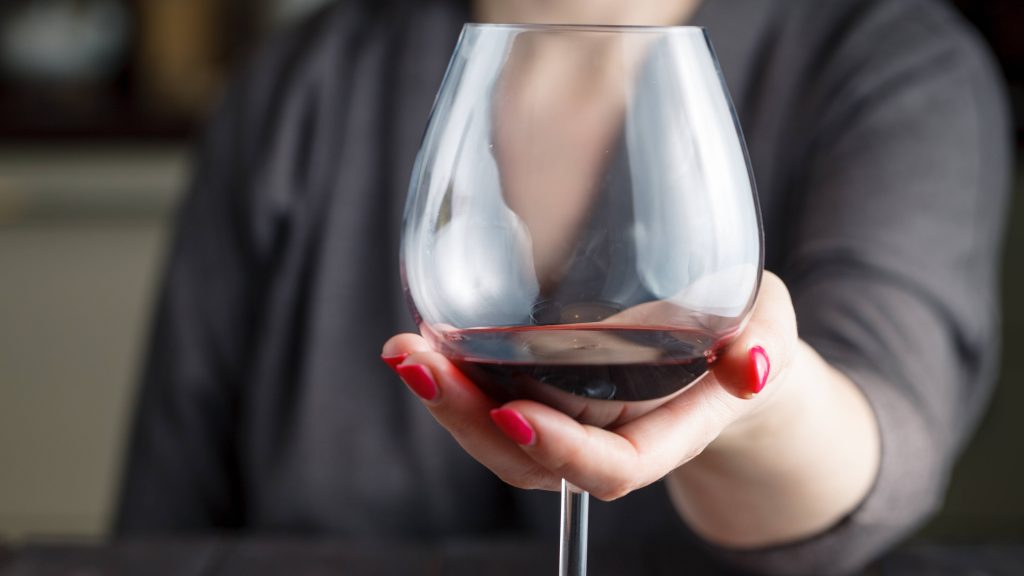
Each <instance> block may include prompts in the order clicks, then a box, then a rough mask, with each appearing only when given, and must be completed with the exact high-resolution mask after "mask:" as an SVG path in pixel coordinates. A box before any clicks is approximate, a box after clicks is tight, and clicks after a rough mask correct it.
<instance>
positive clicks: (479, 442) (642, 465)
mask: <svg viewBox="0 0 1024 576" xmlns="http://www.w3.org/2000/svg"><path fill="white" fill-rule="evenodd" d="M797 344H798V340H797V335H796V323H795V317H794V313H793V308H792V303H791V302H790V298H789V293H788V291H787V290H786V287H785V286H784V285H783V283H782V281H781V280H779V279H778V277H776V276H775V275H774V274H771V273H770V272H765V274H764V277H763V279H762V283H761V288H760V291H759V294H758V299H757V303H756V305H755V308H754V310H753V313H752V315H751V318H750V319H749V322H748V324H747V326H746V328H745V329H744V330H743V332H742V333H741V334H740V335H739V336H738V337H737V338H736V340H735V341H733V342H732V343H731V344H730V345H729V347H728V348H727V349H725V350H723V351H722V352H721V353H720V356H719V358H718V359H717V361H716V362H715V364H714V365H713V366H712V369H711V371H710V372H709V373H708V374H707V375H706V376H705V377H704V378H702V379H701V380H699V381H698V382H696V383H694V384H693V385H692V386H691V387H690V388H689V389H687V390H685V391H684V392H683V393H682V394H680V395H678V396H676V397H675V398H672V399H671V400H669V401H668V402H666V403H665V404H663V405H661V406H660V407H658V408H656V409H654V410H653V411H651V412H650V413H648V414H646V415H644V416H641V417H639V418H637V419H635V420H632V421H629V422H628V423H627V424H625V425H622V426H619V427H618V428H615V429H614V430H605V429H602V428H597V427H592V426H586V425H582V424H580V423H579V422H577V421H576V420H575V419H573V418H572V417H570V416H567V415H566V414H564V413H562V412H560V411H558V410H556V409H554V408H551V407H548V406H545V405H543V404H540V403H537V402H532V401H515V402H511V403H509V404H507V405H505V406H502V407H501V408H500V409H497V410H496V408H498V407H497V405H496V404H495V403H494V401H492V400H490V399H489V398H488V397H487V396H485V395H484V394H483V392H481V391H480V389H479V388H477V387H476V385H474V384H473V383H472V382H471V381H469V379H467V378H466V377H465V376H464V375H463V374H462V373H461V372H460V371H459V370H458V368H457V367H456V366H455V365H453V364H452V363H451V362H450V361H449V360H448V359H447V358H446V357H445V356H443V355H442V354H440V353H437V352H434V351H432V350H431V348H430V346H429V345H428V344H427V342H426V341H425V340H423V338H421V337H420V336H417V335H413V334H403V335H399V336H395V337H394V338H392V339H391V340H389V341H388V343H387V344H385V346H384V355H383V356H384V360H385V361H386V362H388V363H389V364H391V365H392V366H393V367H395V368H396V370H397V371H398V373H399V375H400V376H401V377H402V379H403V380H404V381H405V382H406V384H407V385H408V386H409V388H410V389H411V390H412V391H413V392H414V393H416V394H417V395H418V396H420V398H421V399H422V400H423V402H424V404H425V405H426V407H427V408H428V409H429V410H430V412H431V414H432V415H433V416H434V418H435V419H436V420H437V421H438V422H439V423H440V424H441V425H442V426H444V427H445V428H446V429H448V431H449V432H450V433H451V434H452V436H453V437H454V438H455V440H456V441H457V442H458V443H459V444H460V445H461V446H462V447H463V448H464V449H465V450H466V451H467V452H468V453H469V454H470V455H471V456H473V457H474V458H475V459H477V460H478V461H480V462H481V463H482V464H483V465H485V466H487V467H488V468H489V469H491V470H492V471H493V472H494V473H495V474H496V475H498V477H500V478H501V479H502V480H504V481H505V482H507V483H509V484H511V485H513V486H516V487H520V488H542V489H549V490H557V489H558V486H559V484H560V480H561V479H562V478H565V479H566V480H568V481H569V482H571V483H573V484H575V485H576V486H579V487H580V488H582V489H584V490H587V491H588V492H590V493H592V494H594V495H595V497H597V498H600V499H603V500H614V499H616V498H619V497H621V496H622V495H624V494H627V493H629V492H631V491H633V490H636V489H638V488H640V487H643V486H646V485H648V484H651V483H653V482H655V481H657V480H659V479H660V478H662V477H664V476H665V475H666V474H668V473H669V472H671V471H672V470H674V469H676V468H677V467H679V466H680V465H682V464H683V463H685V462H687V461H689V460H690V459H692V458H694V457H696V456H697V455H698V454H700V453H701V452H702V451H703V450H704V449H705V448H706V447H707V446H708V445H709V444H711V443H712V442H714V441H715V440H716V439H718V438H719V436H720V435H721V436H722V438H723V439H724V438H725V437H726V436H727V435H732V430H734V429H736V426H732V425H733V424H734V423H735V422H737V421H738V420H740V419H742V418H744V415H746V414H750V413H752V412H753V411H756V410H757V409H758V407H759V406H760V407H766V406H767V405H766V404H764V402H763V401H764V400H766V399H767V398H769V397H770V396H771V395H772V394H773V390H774V388H773V383H774V382H775V381H776V380H777V379H778V378H779V377H780V374H782V373H783V372H784V371H785V369H786V366H787V365H788V364H789V363H790V358H791V357H792V356H793V355H794V354H795V350H796V347H797ZM750 398H757V399H758V400H757V401H754V402H751V401H750V400H749V399H750ZM727 429H728V430H729V432H728V434H723V431H725V430H727ZM733 436H735V435H733ZM739 436H742V434H740V435H739ZM738 441H743V439H742V438H738ZM718 444H719V443H716V446H717V445H718Z"/></svg>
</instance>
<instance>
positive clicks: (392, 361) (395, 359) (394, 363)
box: [380, 352, 409, 370]
mask: <svg viewBox="0 0 1024 576" xmlns="http://www.w3.org/2000/svg"><path fill="white" fill-rule="evenodd" d="M408 357H409V353H408V352H406V353H405V354H396V355H395V356H385V355H383V354H381V355H380V359H381V360H383V361H384V363H385V364H387V365H388V366H390V367H391V369H392V370H396V369H398V365H399V364H401V363H402V361H403V360H405V359H406V358H408Z"/></svg>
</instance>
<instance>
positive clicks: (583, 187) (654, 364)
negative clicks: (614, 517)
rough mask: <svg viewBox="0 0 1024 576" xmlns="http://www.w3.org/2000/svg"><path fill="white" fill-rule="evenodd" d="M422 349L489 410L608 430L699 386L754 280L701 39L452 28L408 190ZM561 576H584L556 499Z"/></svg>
mask: <svg viewBox="0 0 1024 576" xmlns="http://www.w3.org/2000/svg"><path fill="white" fill-rule="evenodd" d="M401 260H402V278H403V282H404V283H405V289H406V294H407V298H408V301H409V304H410V307H411V309H412V311H413V314H414V316H415V319H416V321H417V323H418V325H419V328H420V331H421V332H422V334H423V335H424V337H425V338H426V339H427V340H428V341H429V342H430V344H431V345H432V346H433V347H434V348H435V349H437V350H438V351H440V352H442V353H443V354H445V355H446V356H447V357H448V358H450V359H451V360H452V361H453V362H454V363H455V364H456V365H457V366H458V367H459V368H460V369H461V370H462V371H463V372H464V373H465V374H466V375H467V376H468V377H469V378H471V379H472V380H473V381H474V382H475V383H476V384H477V385H478V386H480V388H481V389H482V390H483V391H485V392H486V393H487V394H488V395H490V396H491V397H492V398H493V399H495V400H496V401H497V402H506V401H510V400H514V399H529V400H534V401H538V402H543V403H545V404H547V405H550V406H553V407H555V408H557V409H559V410H562V411H564V412H565V413H566V414H569V415H570V416H572V417H574V418H576V419H577V420H579V421H580V422H581V423H584V424H587V425H592V426H601V427H608V428H614V427H615V426H618V425H620V424H622V423H625V422H628V421H629V420H632V419H634V418H637V417H640V416H642V415H643V414H645V413H646V412H648V411H650V410H652V409H654V408H656V407H657V406H659V405H661V404H663V403H664V402H666V401H668V400H669V399H671V398H673V397H674V396H675V395H677V394H679V393H681V392H682V391H683V390H684V389H685V388H686V387H687V386H689V385H690V384H692V383H693V382H694V381H696V380H697V379H699V378H700V377H701V376H703V375H704V374H705V373H706V372H707V370H708V365H709V364H710V363H711V362H713V361H714V359H715V356H716V354H717V353H718V352H719V350H720V349H721V348H722V347H723V346H725V345H726V344H727V343H728V342H729V341H730V339H731V338H732V337H733V336H735V335H736V334H737V333H738V332H739V331H740V330H741V329H742V328H743V325H744V322H745V321H746V318H747V316H748V315H749V313H750V310H751V308H752V306H753V303H754V298H755V295H756V293H757V288H758V285H759V283H760V278H761V269H762V263H763V249H762V234H761V224H760V215H759V209H758V205H757V199H756V192H755V188H754V183H753V179H752V176H751V172H750V169H749V163H748V161H747V156H746V150H745V148H744V143H743V138H742V135H741V132H740V129H739V125H738V122H737V120H736V116H735V113H734V110H733V108H732V104H731V102H730V100H729V96H728V92H727V89H726V86H725V83H724V81H723V78H722V75H721V73H720V71H719V68H718V64H717V61H716V59H715V56H714V52H713V50H712V49H711V45H710V41H709V39H708V37H707V34H706V33H705V31H704V30H703V29H702V28H696V27H646V26H644V27H616V26H582V25H500V24H467V25H466V26H465V27H464V28H463V31H462V35H461V37H460V39H459V43H458V45H457V47H456V49H455V52H454V54H453V56H452V59H451V62H450V64H449V68H448V72H447V74H446V75H445V79H444V81H443V83H442V86H441V88H440V91H439V93H438V96H437V100H436V101H435V103H434V109H433V112H432V114H431V118H430V122H429V124H428V127H427V131H426V134H425V136H424V140H423V144H422V147H421V149H420V153H419V156H418V158H417V161H416V165H415V168H414V171H413V174H412V181H411V185H410V190H409V198H408V201H407V204H406V210H405V219H404V225H403V232H402V242H401ZM562 492H563V505H562V551H561V565H562V566H561V574H563V575H566V574H572V575H578V574H584V573H585V571H586V515H587V505H588V501H587V494H586V493H585V492H582V491H581V490H579V489H577V488H576V487H574V486H572V485H571V484H569V483H567V482H565V481H563V485H562Z"/></svg>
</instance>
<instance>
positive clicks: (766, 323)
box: [711, 271, 797, 399]
mask: <svg viewBox="0 0 1024 576" xmlns="http://www.w3.org/2000/svg"><path fill="white" fill-rule="evenodd" d="M796 344H797V331H796V314H795V313H794V311H793V302H792V300H790V297H789V291H788V290H787V289H786V285H785V284H783V282H782V280H780V279H779V277H778V276H776V275H775V274H772V273H771V272H768V271H765V272H764V275H763V277H762V278H761V288H760V290H759V291H758V294H757V302H756V303H755V305H754V310H753V311H752V313H751V315H750V319H749V321H748V322H747V326H746V328H744V329H743V332H741V333H740V334H739V336H737V337H736V339H735V340H734V341H733V342H732V343H731V344H729V346H728V347H726V349H725V350H723V351H722V353H721V354H720V355H719V357H718V360H717V361H716V362H715V364H714V365H713V367H712V369H711V371H712V372H713V373H714V375H715V379H716V380H718V382H719V383H721V385H722V387H723V388H725V389H726V390H727V391H728V392H729V393H730V394H732V395H733V396H736V397H738V398H748V399H749V398H753V397H755V396H758V395H761V394H762V393H769V392H771V388H772V387H771V383H772V382H773V381H774V380H776V379H777V378H779V376H780V375H781V374H783V373H784V372H785V370H786V367H787V366H788V365H789V363H790V358H791V357H792V356H793V354H794V353H795V351H796Z"/></svg>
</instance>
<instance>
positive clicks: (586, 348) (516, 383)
mask: <svg viewBox="0 0 1024 576" xmlns="http://www.w3.org/2000/svg"><path fill="white" fill-rule="evenodd" d="M441 338H442V341H441V347H440V348H441V351H442V352H443V353H444V354H445V355H446V356H448V357H449V359H451V360H452V361H453V363H455V365H456V366H458V367H459V369H461V370H462V372H463V373H464V374H466V376H468V377H469V378H470V379H472V380H473V381H474V382H475V383H476V384H477V385H478V386H480V387H481V388H482V389H483V390H484V392H485V393H487V394H488V395H490V396H491V397H493V398H494V399H496V400H498V401H499V402H507V401H510V400H514V399H520V398H528V399H533V400H540V401H542V402H545V403H548V404H552V403H556V404H557V402H553V401H552V400H553V399H552V397H551V395H552V392H551V389H555V390H561V391H562V392H567V393H569V394H571V395H573V396H575V397H578V398H581V399H591V400H616V401H624V402H633V401H640V400H653V399H657V398H663V397H665V396H669V395H671V394H673V393H675V392H677V391H679V390H680V389H682V388H684V387H686V386H687V385H689V384H690V383H692V382H693V381H694V380H696V379H697V378H699V377H700V376H702V375H703V374H704V373H705V372H707V369H708V364H709V363H710V362H712V361H713V360H714V354H715V351H716V350H717V349H718V346H719V345H720V343H721V339H719V338H715V336H714V335H713V334H712V333H710V332H701V331H696V330H672V329H669V328H663V327H622V326H609V325H607V324H601V323H587V324H560V325H545V326H526V327H514V328H473V329H468V330H453V331H449V332H445V333H443V334H442V335H441ZM555 394H556V395H557V393H555ZM563 396H564V395H563Z"/></svg>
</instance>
